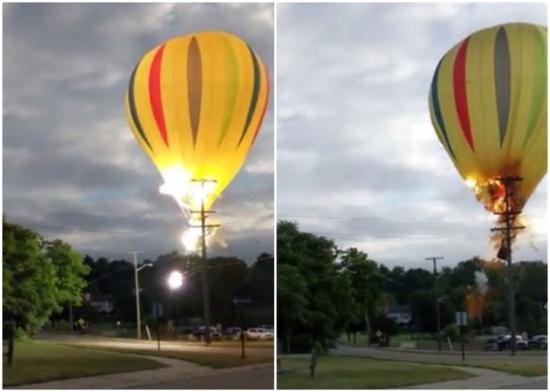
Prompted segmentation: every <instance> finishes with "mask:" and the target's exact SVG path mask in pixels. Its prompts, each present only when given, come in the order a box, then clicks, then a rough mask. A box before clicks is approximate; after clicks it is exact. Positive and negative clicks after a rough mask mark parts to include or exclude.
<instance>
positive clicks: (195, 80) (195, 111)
mask: <svg viewBox="0 0 550 392" xmlns="http://www.w3.org/2000/svg"><path fill="white" fill-rule="evenodd" d="M201 66H202V65H201V52H200V50H199V45H198V43H197V39H196V38H195V37H193V38H192V39H191V43H190V44H189V49H188V53H187V86H188V87H187V88H188V91H187V94H188V100H189V118H190V119H191V132H192V134H193V145H195V144H196V143H197V133H198V132H199V119H200V114H201V94H202V90H201V84H202V73H201Z"/></svg>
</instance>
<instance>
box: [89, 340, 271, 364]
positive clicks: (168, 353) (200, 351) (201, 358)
mask: <svg viewBox="0 0 550 392" xmlns="http://www.w3.org/2000/svg"><path fill="white" fill-rule="evenodd" d="M191 346H195V348H194V349H190V350H185V351H184V350H173V349H163V348H162V345H161V351H157V350H156V346H155V347H154V349H139V348H124V347H104V346H84V345H79V347H89V348H93V349H94V350H104V351H110V352H120V353H131V354H139V355H150V356H160V357H166V358H176V359H182V360H185V361H189V362H193V363H196V364H197V365H203V366H208V367H212V368H216V369H221V368H228V367H236V366H244V365H254V364H258V363H268V362H273V350H272V349H271V348H266V349H265V350H264V349H262V350H255V351H254V353H250V352H247V353H246V357H245V358H241V356H240V355H241V351H240V349H239V348H238V347H237V346H235V350H234V351H233V352H229V353H228V352H227V351H225V352H224V351H222V352H219V351H218V352H217V351H215V345H213V346H212V347H211V348H213V350H209V348H205V347H204V345H202V344H201V345H199V344H197V345H191ZM221 347H223V346H221Z"/></svg>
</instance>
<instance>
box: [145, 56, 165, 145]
mask: <svg viewBox="0 0 550 392" xmlns="http://www.w3.org/2000/svg"><path fill="white" fill-rule="evenodd" d="M164 46H165V45H162V46H161V47H160V48H159V49H158V50H157V52H156V53H155V57H154V58H153V62H152V63H151V70H150V71H149V100H150V102H151V108H152V110H153V116H154V117H155V122H156V123H157V126H158V129H159V132H160V135H161V136H162V140H164V143H165V144H166V146H168V134H167V133H166V124H165V122H164V112H163V110H162V93H161V85H160V78H161V74H160V71H161V67H162V54H163V53H164Z"/></svg>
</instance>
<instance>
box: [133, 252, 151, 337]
mask: <svg viewBox="0 0 550 392" xmlns="http://www.w3.org/2000/svg"><path fill="white" fill-rule="evenodd" d="M130 253H131V254H133V255H134V283H135V288H136V323H137V338H138V339H139V340H141V314H140V309H139V279H138V272H139V271H141V270H142V269H144V268H146V267H151V266H152V264H150V263H147V264H143V265H142V266H141V267H138V262H137V255H138V253H143V251H142V250H134V251H132V252H130Z"/></svg>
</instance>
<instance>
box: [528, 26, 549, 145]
mask: <svg viewBox="0 0 550 392" xmlns="http://www.w3.org/2000/svg"><path fill="white" fill-rule="evenodd" d="M542 34H543V33H542V32H541V31H540V30H539V29H536V31H535V36H536V41H537V44H536V45H537V47H536V50H535V62H534V64H535V70H534V71H535V72H534V74H535V83H534V84H535V91H534V94H533V97H532V103H531V110H530V111H529V121H528V123H527V124H528V125H527V134H526V135H525V139H524V140H523V148H525V146H526V145H527V142H528V141H529V139H530V138H531V136H532V135H533V133H534V131H535V127H536V126H537V122H538V119H539V116H540V114H541V111H542V109H543V102H544V96H545V95H546V84H547V82H546V78H547V74H546V72H547V71H546V39H545V37H544V36H543V35H542Z"/></svg>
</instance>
